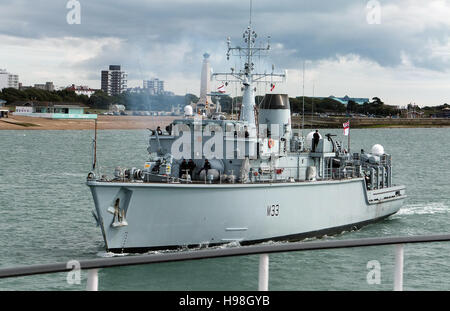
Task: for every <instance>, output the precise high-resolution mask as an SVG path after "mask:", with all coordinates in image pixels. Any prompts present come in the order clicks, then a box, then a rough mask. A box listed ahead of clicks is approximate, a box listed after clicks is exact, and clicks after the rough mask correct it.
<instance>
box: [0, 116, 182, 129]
mask: <svg viewBox="0 0 450 311" xmlns="http://www.w3.org/2000/svg"><path fill="white" fill-rule="evenodd" d="M177 118H180V117H174V116H103V115H101V116H98V121H97V129H98V130H139V129H147V128H156V127H157V126H161V127H165V126H166V125H169V124H170V123H171V122H172V121H173V120H175V119H177ZM94 129H95V121H94V120H76V119H70V120H69V119H65V120H61V119H59V120H54V119H45V118H36V117H24V116H10V117H9V118H2V119H0V130H94Z"/></svg>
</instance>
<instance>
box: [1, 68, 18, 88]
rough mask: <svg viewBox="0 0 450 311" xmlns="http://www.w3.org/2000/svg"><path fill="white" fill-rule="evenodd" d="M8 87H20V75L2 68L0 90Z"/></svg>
mask: <svg viewBox="0 0 450 311" xmlns="http://www.w3.org/2000/svg"><path fill="white" fill-rule="evenodd" d="M6 88H14V89H19V76H18V75H13V74H10V73H9V72H7V71H6V69H0V91H1V90H3V89H6Z"/></svg>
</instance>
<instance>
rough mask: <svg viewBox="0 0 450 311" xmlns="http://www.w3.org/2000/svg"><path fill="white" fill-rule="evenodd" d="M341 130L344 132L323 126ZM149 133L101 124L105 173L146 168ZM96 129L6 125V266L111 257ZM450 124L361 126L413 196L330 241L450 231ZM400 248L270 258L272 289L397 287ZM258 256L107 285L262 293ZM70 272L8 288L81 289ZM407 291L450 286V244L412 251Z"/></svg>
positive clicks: (0, 155) (2, 249) (0, 161)
mask: <svg viewBox="0 0 450 311" xmlns="http://www.w3.org/2000/svg"><path fill="white" fill-rule="evenodd" d="M326 132H335V133H339V134H340V133H341V131H333V130H330V131H322V134H324V133H326ZM147 133H148V131H146V130H131V131H119V130H116V131H99V134H98V136H99V143H98V159H99V165H100V166H101V167H102V170H103V171H104V172H108V173H111V172H112V171H113V169H114V167H115V166H117V165H120V166H122V167H132V166H136V167H142V166H143V163H144V161H145V160H146V157H147V153H146V147H147V146H146V144H147V138H148V137H147ZM92 136H93V133H92V132H91V131H0V215H1V221H0V268H5V267H11V266H17V265H25V264H37V263H51V262H66V261H69V260H71V259H89V258H98V257H99V256H110V254H106V253H105V252H104V250H103V240H102V237H101V234H100V229H99V228H98V227H96V226H95V222H94V219H93V218H92V216H91V210H92V209H93V201H92V198H91V194H90V191H89V189H88V188H87V186H85V177H86V174H87V172H88V171H89V169H90V166H91V142H92ZM449 141H450V130H449V129H370V130H352V142H351V143H352V149H353V150H359V149H361V148H363V149H365V150H370V147H371V146H372V145H373V144H375V143H381V144H383V145H384V147H385V150H386V151H387V152H388V153H391V154H392V155H393V164H394V181H395V183H397V184H405V185H406V186H407V194H408V196H409V197H408V199H407V201H406V202H405V205H404V207H403V208H402V209H401V210H400V212H399V213H398V214H396V215H394V216H393V217H391V218H389V219H387V220H385V221H383V222H380V223H377V224H373V225H369V226H367V227H364V228H363V229H361V230H359V231H356V232H348V233H344V234H341V235H338V236H334V237H328V238H329V239H354V238H364V237H376V236H400V235H401V236H403V235H413V234H436V233H448V232H449V231H450V198H449V197H450V194H449V192H450V165H449V164H448V151H449ZM370 260H378V261H379V262H380V264H381V284H380V285H368V284H367V281H366V276H367V273H368V272H369V270H368V269H367V268H366V265H367V263H368V261H370ZM393 267H394V247H393V246H384V247H370V248H360V249H340V250H330V251H313V252H303V253H289V254H275V255H271V256H270V283H269V288H270V289H271V290H391V289H392V287H393ZM257 276H258V256H247V257H239V258H223V259H213V260H202V261H195V262H182V263H167V264H157V265H149V266H135V267H127V268H114V269H103V270H101V271H100V275H99V277H100V284H99V289H100V290H256V289H257ZM85 284H86V273H84V272H83V273H82V283H81V285H69V284H67V282H66V274H64V273H60V274H55V275H44V276H33V277H21V278H15V279H8V280H0V290H82V289H84V288H85ZM404 288H405V289H406V290H450V244H448V243H447V244H446V243H436V244H427V245H423V244H422V245H408V246H406V248H405V273H404Z"/></svg>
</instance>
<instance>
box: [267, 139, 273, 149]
mask: <svg viewBox="0 0 450 311" xmlns="http://www.w3.org/2000/svg"><path fill="white" fill-rule="evenodd" d="M273 144H274V141H273V139H272V138H269V142H268V143H267V145H268V146H269V148H272V147H273Z"/></svg>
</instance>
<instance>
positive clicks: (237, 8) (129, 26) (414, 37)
mask: <svg viewBox="0 0 450 311" xmlns="http://www.w3.org/2000/svg"><path fill="white" fill-rule="evenodd" d="M79 1H80V2H81V5H82V24H81V25H68V24H67V23H66V14H67V12H68V10H67V9H66V7H65V5H66V3H67V2H66V1H63V0H41V1H32V2H31V1H25V0H16V1H9V0H8V1H6V0H3V1H2V2H4V3H2V11H1V12H0V29H1V30H0V33H1V34H7V35H11V36H19V37H26V38H44V37H64V36H74V37H86V38H94V39H95V38H102V37H116V38H120V39H123V40H124V41H123V45H122V50H119V51H111V50H110V49H108V47H107V46H106V47H105V48H104V50H103V51H102V53H100V55H98V57H96V58H95V59H90V60H88V61H86V62H84V63H81V64H78V66H80V67H81V68H85V69H86V70H89V69H90V70H94V68H95V70H96V71H98V70H100V68H103V67H105V66H106V65H107V64H109V63H121V64H123V65H124V66H127V68H128V71H129V72H133V73H132V76H131V77H130V78H131V79H132V78H137V79H140V76H142V75H146V74H148V73H151V72H153V73H156V74H160V75H162V74H163V73H164V72H177V71H178V72H181V73H182V74H189V73H192V72H194V71H195V72H198V71H199V68H198V67H199V63H200V61H201V55H202V54H203V52H204V51H206V50H208V51H212V52H215V53H225V51H224V47H225V45H224V43H225V39H226V37H227V36H229V35H230V36H231V37H232V40H233V42H234V43H240V42H239V40H240V39H241V35H240V34H241V33H242V31H243V30H244V29H245V27H246V26H247V23H248V15H249V12H248V2H247V1H242V0H236V1H224V0H220V1H204V0H203V1H202V0H192V1H181V0H173V1H168V0H165V1H162V0H153V1H144V0H129V1H119V0H90V1H87V0H79ZM253 2H254V5H253V7H254V13H253V23H254V25H255V27H256V30H257V31H258V33H259V34H260V36H261V37H264V36H265V35H271V36H272V38H273V39H272V40H273V43H274V44H275V43H281V44H282V45H283V46H284V48H285V49H286V50H288V51H289V53H288V54H286V52H283V51H277V50H276V51H275V55H274V56H273V58H274V59H275V58H276V57H277V56H283V57H280V58H278V59H276V60H275V61H276V62H277V64H278V66H281V67H283V66H284V67H289V66H298V63H299V61H300V60H303V59H307V60H313V61H317V60H321V59H330V58H331V59H332V58H335V57H336V56H337V55H345V54H357V55H360V56H361V57H363V58H366V59H370V60H372V61H375V62H377V63H379V64H380V65H382V66H386V67H395V66H397V65H399V64H400V63H401V53H403V52H404V53H406V54H407V55H410V59H411V61H412V62H413V63H414V65H416V66H419V67H424V68H428V69H432V70H443V69H444V68H446V66H448V65H449V64H448V60H446V59H445V58H441V57H436V56H433V57H429V56H428V54H429V51H428V50H427V49H426V48H425V46H426V44H427V42H429V41H430V40H435V41H437V42H445V40H446V39H447V38H448V37H449V36H450V29H448V28H447V27H445V26H437V27H436V28H434V29H423V30H421V31H416V32H411V31H410V30H408V29H401V28H399V27H396V26H394V25H395V23H391V22H390V21H389V20H383V23H382V24H381V25H368V24H367V22H366V11H365V6H366V3H367V2H366V1H363V0H335V1H308V0H303V1H297V0H281V1H269V0H258V1H253ZM381 3H382V4H383V3H384V2H383V1H381ZM389 4H393V5H398V6H400V7H401V6H407V5H408V0H399V1H391V2H389ZM430 18H432V17H430ZM182 43H185V44H188V47H189V48H188V49H187V50H180V53H184V56H183V57H182V58H181V59H179V60H178V61H177V62H175V61H174V62H173V63H170V61H166V62H162V63H160V62H152V60H151V59H147V58H146V57H147V56H148V55H151V53H149V51H152V50H154V49H155V47H157V48H159V49H161V51H164V47H166V49H167V47H168V46H174V47H176V46H177V44H180V45H181V44H182ZM427 53H428V54H427ZM213 65H214V64H213ZM214 66H219V67H220V66H222V67H223V66H227V64H225V63H224V62H221V63H218V64H215V65H214ZM225 68H228V67H225ZM91 74H92V73H91ZM138 77H139V78H138Z"/></svg>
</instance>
